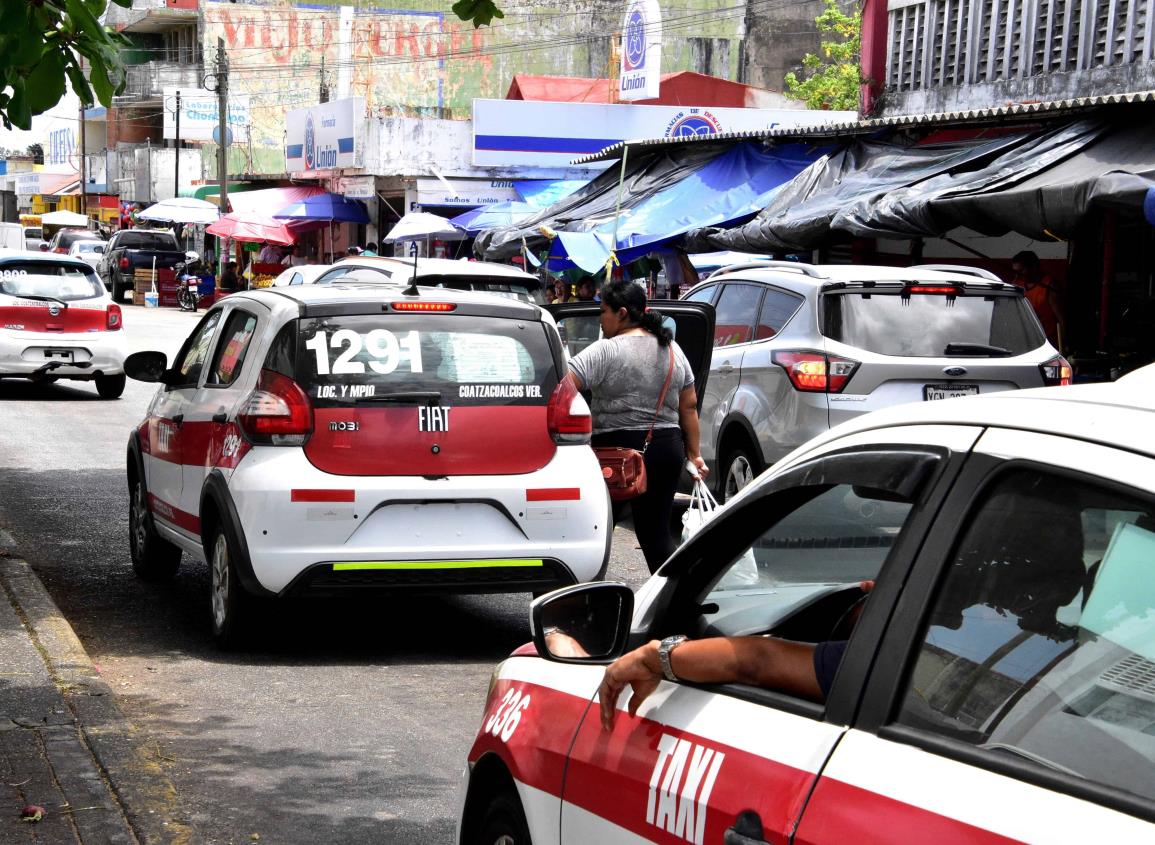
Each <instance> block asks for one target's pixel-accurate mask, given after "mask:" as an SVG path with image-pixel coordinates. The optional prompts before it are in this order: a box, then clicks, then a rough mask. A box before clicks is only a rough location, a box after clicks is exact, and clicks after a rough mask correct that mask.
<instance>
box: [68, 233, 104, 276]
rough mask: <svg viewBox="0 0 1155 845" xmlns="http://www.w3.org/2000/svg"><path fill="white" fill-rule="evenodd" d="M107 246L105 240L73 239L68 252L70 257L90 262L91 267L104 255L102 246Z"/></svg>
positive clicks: (94, 266)
mask: <svg viewBox="0 0 1155 845" xmlns="http://www.w3.org/2000/svg"><path fill="white" fill-rule="evenodd" d="M106 246H108V244H107V243H106V242H105V241H100V240H96V239H93V240H90V241H73V242H72V246H70V247H69V248H68V254H69V255H70V256H71V257H72V258H79V259H80V260H81V261H84V262H87V263H88V264H91V265H92V267H93V269H95V268H96V265H97V264H99V263H100V257H101V256H102V255H104V248H105V247H106Z"/></svg>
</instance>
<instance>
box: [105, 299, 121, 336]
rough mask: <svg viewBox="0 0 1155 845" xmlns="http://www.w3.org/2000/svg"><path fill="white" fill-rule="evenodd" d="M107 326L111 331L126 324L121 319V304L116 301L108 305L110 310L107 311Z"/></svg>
mask: <svg viewBox="0 0 1155 845" xmlns="http://www.w3.org/2000/svg"><path fill="white" fill-rule="evenodd" d="M105 321H106V322H105V328H107V329H108V330H109V331H110V332H114V331H117V330H118V329H120V328H122V327H123V326H124V322H123V321H122V320H121V313H120V306H119V305H117V304H116V303H115V302H114V303H113V304H112V305H109V306H108V311H106V312H105Z"/></svg>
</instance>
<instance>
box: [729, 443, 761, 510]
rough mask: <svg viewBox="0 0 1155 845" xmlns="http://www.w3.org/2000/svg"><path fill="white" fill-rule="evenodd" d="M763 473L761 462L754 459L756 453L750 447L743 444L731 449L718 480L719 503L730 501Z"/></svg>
mask: <svg viewBox="0 0 1155 845" xmlns="http://www.w3.org/2000/svg"><path fill="white" fill-rule="evenodd" d="M761 471H762V469H761V462H760V461H759V460H758V459H757V458H756V457H754V452H753V450H752V449H751V448H750V447H749V446H747V445H746V444H744V443H743V444H741V445H739V446H735V447H734V448H732V449H730V451H729V452H727V453H726V458H725V460H723V461H722V477H721V478H719V479H718V482H719V483H718V501H719V502H728V501H730V500H731V499H732V498H734V497H735V496H736V495H738V491H739V490H741V489H742V488H743V487H745V486H746V485H747V484H749V483H750V482H751V481H753V480H754V479H755V478H756V477H757V475H758V473H759V472H761Z"/></svg>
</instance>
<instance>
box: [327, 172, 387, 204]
mask: <svg viewBox="0 0 1155 845" xmlns="http://www.w3.org/2000/svg"><path fill="white" fill-rule="evenodd" d="M336 193H338V194H341V195H343V196H346V197H348V198H349V199H351V200H371V199H373V198H374V197H376V196H377V186H376V179H375V178H374V177H373V176H342V177H341V178H340V179H338V180H337V191H336Z"/></svg>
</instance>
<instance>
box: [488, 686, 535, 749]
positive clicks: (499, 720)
mask: <svg viewBox="0 0 1155 845" xmlns="http://www.w3.org/2000/svg"><path fill="white" fill-rule="evenodd" d="M529 699H530V696H528V695H524V696H523V695H522V694H521V690H519V689H509V690H506V692H505V695H504V696H503V697H502V699H501V703H500V704H498V705H497V709H496V710H495V711H494V713H493V715H492V716H490V717H489V718H488V719H487V720H486V722H485V732H486V733H488V734H491V735H493V736H495V737H500V738H501V741H502V742H509V738H510V737H512V736H513V732H514V731H516V730H517V726H518V725H519V724H520V723H521V715H522V714H523V713H524V712H525V711H526V709H527V708H528V707H529Z"/></svg>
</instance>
